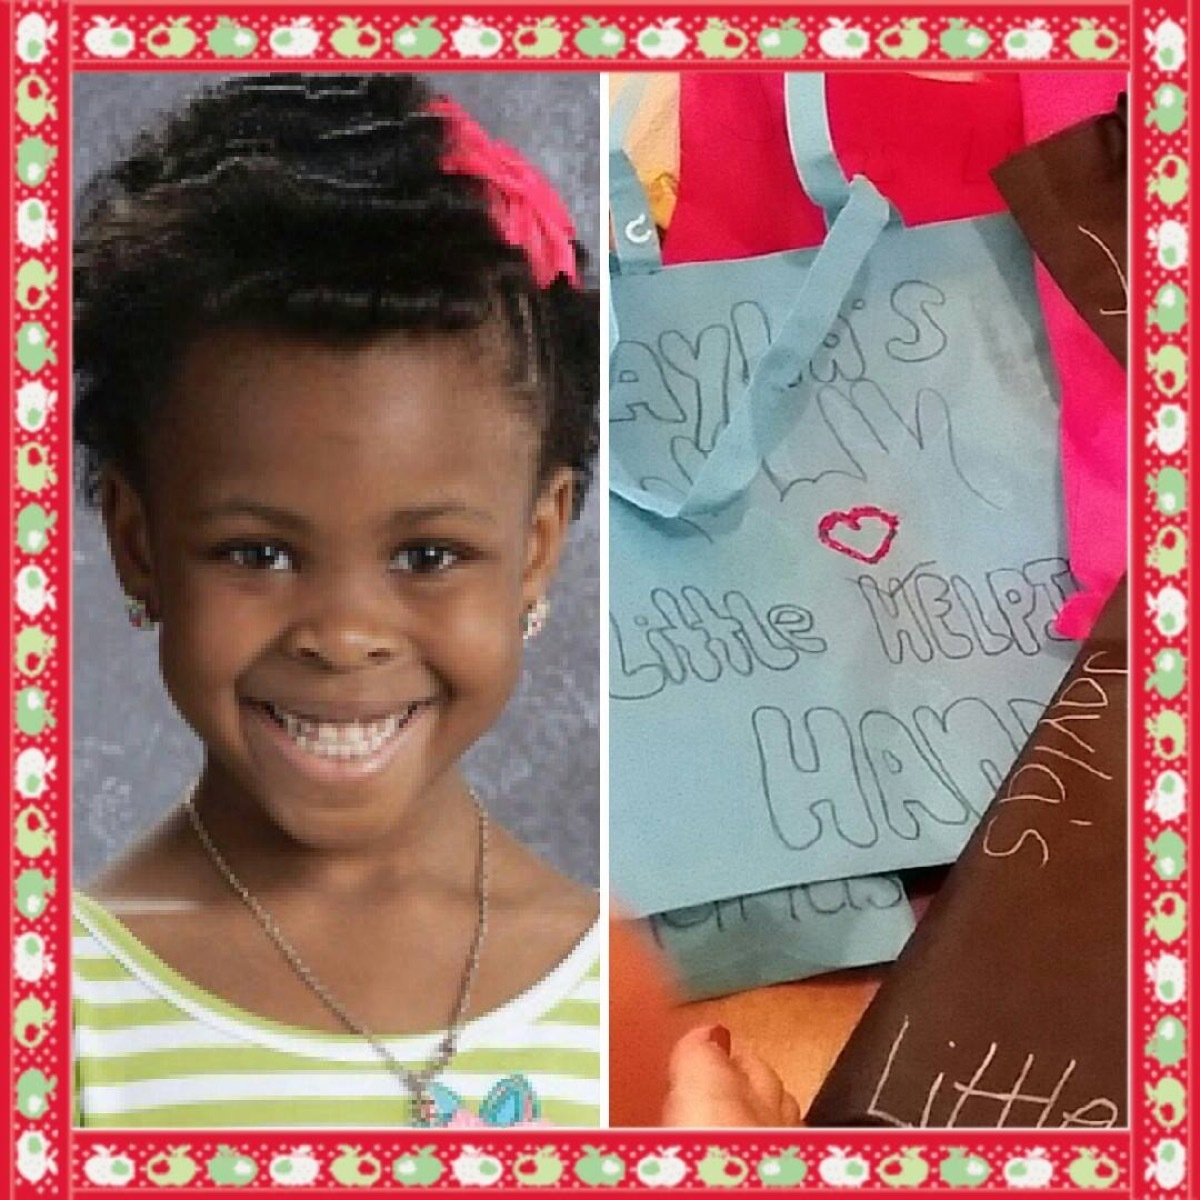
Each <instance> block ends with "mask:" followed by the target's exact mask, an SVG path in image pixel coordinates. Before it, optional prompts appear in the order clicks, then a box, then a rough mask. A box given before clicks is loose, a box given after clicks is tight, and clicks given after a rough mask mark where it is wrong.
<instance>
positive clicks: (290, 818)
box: [104, 331, 571, 848]
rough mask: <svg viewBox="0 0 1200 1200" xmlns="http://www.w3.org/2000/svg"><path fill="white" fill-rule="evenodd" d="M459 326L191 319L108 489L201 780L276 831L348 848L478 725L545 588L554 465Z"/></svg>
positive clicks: (498, 692) (122, 565)
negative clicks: (335, 335)
mask: <svg viewBox="0 0 1200 1200" xmlns="http://www.w3.org/2000/svg"><path fill="white" fill-rule="evenodd" d="M485 340H486V339H484V338H480V337H475V336H470V335H464V336H451V335H430V336H422V337H416V336H409V335H403V334H396V335H387V336H384V337H381V338H379V339H377V340H374V341H370V342H367V343H365V344H360V345H355V346H353V347H347V348H343V347H330V346H328V345H324V344H320V343H314V342H310V341H305V340H299V339H297V338H295V337H291V336H288V335H283V334H275V333H271V334H263V333H260V332H250V331H232V332H212V333H207V334H205V335H203V336H201V337H200V338H199V339H198V340H197V341H196V342H195V343H194V344H193V345H192V346H191V347H190V348H189V350H188V352H187V354H186V355H185V357H184V361H183V363H182V365H181V368H180V371H179V373H178V377H177V379H176V380H175V382H174V385H173V387H172V389H171V392H170V395H169V396H168V399H167V403H166V405H165V409H164V413H163V416H162V417H161V419H160V421H159V423H158V425H157V426H156V428H155V430H154V432H153V434H152V436H151V438H150V441H149V445H148V453H147V456H146V457H147V481H146V485H145V488H144V489H143V490H144V496H143V495H139V494H138V492H136V491H135V490H134V489H133V488H132V487H130V486H129V485H128V484H127V483H126V482H125V481H124V480H123V479H121V478H120V477H119V476H115V475H112V476H110V477H109V478H108V480H107V482H106V486H105V494H104V514H105V520H106V523H107V526H108V530H109V538H110V542H111V544H112V547H113V551H114V555H115V558H116V561H117V566H118V571H119V573H120V575H121V580H122V583H123V584H124V586H125V588H126V590H127V591H128V592H129V593H130V594H131V595H136V596H139V597H142V598H144V599H147V600H148V601H149V603H150V607H151V610H152V612H153V613H154V615H156V616H157V617H159V619H160V620H161V623H162V625H161V646H160V653H161V659H162V670H163V677H164V680H165V682H166V686H167V690H168V691H169V692H170V694H171V697H172V698H173V700H174V701H175V704H176V705H177V707H178V708H179V711H180V713H181V714H182V715H183V717H184V719H185V720H186V721H187V722H188V723H189V724H190V725H191V726H192V727H193V729H195V731H196V732H197V734H198V735H199V736H200V738H201V739H202V741H203V742H204V743H205V746H206V747H207V768H206V786H208V787H214V788H217V789H219V790H220V791H221V792H222V793H228V798H229V799H235V798H237V799H240V798H242V797H247V798H252V799H253V800H254V801H256V802H257V803H258V804H259V805H261V806H262V807H263V808H264V809H265V810H266V811H267V812H268V814H269V815H270V816H271V817H272V819H273V820H274V821H275V823H276V824H278V825H279V826H281V827H282V828H283V829H284V830H286V831H287V832H288V833H289V834H290V835H292V836H293V837H294V838H296V839H297V840H298V841H300V842H302V843H306V844H309V845H313V846H321V847H326V848H335V847H344V848H352V847H358V846H368V845H370V844H371V843H372V842H373V841H374V840H376V839H378V838H380V837H384V836H386V835H387V834H388V833H389V832H391V831H393V830H395V829H397V828H398V827H399V825H400V823H401V822H402V820H403V818H404V816H405V814H407V813H409V812H410V811H412V809H413V806H414V805H415V804H417V803H419V802H420V801H421V800H422V799H423V798H427V797H428V798H436V795H437V794H438V793H439V792H440V790H441V789H443V788H447V787H458V786H460V785H459V784H458V783H457V781H456V779H455V776H454V774H453V772H451V771H450V768H452V767H453V766H454V764H455V763H457V761H458V759H459V758H460V757H461V755H462V754H463V752H464V751H465V750H466V749H467V748H468V747H469V746H470V745H471V744H472V743H473V742H474V741H475V740H476V739H477V738H478V737H479V736H480V735H481V734H482V733H483V732H484V731H485V730H486V729H487V728H488V727H489V726H490V725H491V724H492V723H493V722H494V721H495V720H496V718H497V717H498V715H499V713H500V711H501V709H502V708H503V707H504V705H505V703H506V702H507V700H508V697H509V695H510V694H511V692H512V689H513V687H514V686H515V683H516V681H517V678H518V676H519V671H520V662H521V632H520V627H521V617H522V613H523V612H524V610H525V609H526V608H528V607H529V606H530V605H531V604H532V603H533V602H534V601H535V600H536V599H537V598H538V596H540V595H542V594H543V593H544V591H545V589H546V587H547V586H548V584H549V581H550V577H551V574H552V572H553V569H554V566H555V565H556V562H557V558H558V554H559V551H560V549H561V547H562V543H563V539H564V536H565V532H566V527H567V522H568V518H569V513H570V500H571V478H570V473H569V472H568V471H566V470H563V471H560V472H558V473H556V474H555V475H554V476H553V477H552V478H551V479H550V480H549V481H548V482H547V483H546V484H545V485H544V486H542V487H540V488H539V487H538V486H537V485H536V483H535V480H536V473H537V461H538V449H539V447H538V436H537V430H536V428H535V426H534V422H533V419H532V418H531V417H530V416H528V415H526V413H524V412H523V411H522V408H521V401H520V400H519V399H518V398H516V397H514V396H513V395H512V394H511V391H510V388H509V387H508V385H506V383H505V382H504V380H503V377H502V371H501V364H500V363H499V362H495V361H489V359H492V360H494V359H495V358H497V357H498V355H497V353H496V351H495V349H494V348H493V349H491V350H490V351H489V350H488V349H487V348H486V347H485V346H484V345H483V343H484V341H485Z"/></svg>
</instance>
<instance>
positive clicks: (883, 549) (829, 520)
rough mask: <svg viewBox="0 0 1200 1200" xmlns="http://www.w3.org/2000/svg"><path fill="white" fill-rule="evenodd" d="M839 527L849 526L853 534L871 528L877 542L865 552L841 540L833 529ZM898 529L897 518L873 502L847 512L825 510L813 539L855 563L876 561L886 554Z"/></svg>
mask: <svg viewBox="0 0 1200 1200" xmlns="http://www.w3.org/2000/svg"><path fill="white" fill-rule="evenodd" d="M839 526H845V527H847V528H848V529H852V530H854V532H855V533H859V532H861V531H863V530H867V531H868V532H870V531H871V530H875V531H876V532H878V534H879V542H878V544H877V545H876V547H875V549H874V550H872V551H871V552H870V553H869V554H868V553H866V552H865V551H863V550H860V549H858V548H857V547H856V546H851V545H848V544H847V543H846V542H844V541H842V540H841V539H840V538H839V537H838V536H837V535H836V533H835V532H834V531H835V530H836V529H837V528H838V527H839ZM899 528H900V518H899V517H898V516H896V514H895V513H890V512H885V511H884V510H883V509H882V508H880V507H879V506H878V505H876V504H862V505H859V506H858V507H857V508H852V509H851V510H850V511H849V512H828V513H826V514H825V515H824V516H823V517H822V518H821V523H820V524H819V525H818V526H817V539H818V540H819V541H820V543H821V544H822V545H823V546H828V547H829V549H830V550H836V551H837V552H838V553H839V554H846V555H848V556H849V557H850V558H856V559H858V561H859V562H865V563H877V562H879V560H880V559H881V558H884V557H886V555H887V552H888V551H889V550H890V549H891V548H892V542H893V541H894V540H895V537H896V531H897V530H898V529H899Z"/></svg>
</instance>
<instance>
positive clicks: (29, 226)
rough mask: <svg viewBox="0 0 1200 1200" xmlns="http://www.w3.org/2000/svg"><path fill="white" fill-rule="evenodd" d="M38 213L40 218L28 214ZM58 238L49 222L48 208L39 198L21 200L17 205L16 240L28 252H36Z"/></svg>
mask: <svg viewBox="0 0 1200 1200" xmlns="http://www.w3.org/2000/svg"><path fill="white" fill-rule="evenodd" d="M35 212H40V213H41V214H42V215H41V216H40V217H34V216H31V215H30V214H32V213H35ZM56 237H58V230H57V229H55V228H54V222H53V221H51V220H50V206H49V205H48V204H47V203H46V202H45V200H43V199H42V198H41V197H40V196H35V197H33V198H32V199H30V200H22V201H21V203H20V204H18V205H17V240H18V241H19V242H20V243H21V245H22V246H27V247H29V249H30V250H37V249H39V248H40V247H41V246H43V245H44V244H45V243H46V242H52V241H54V239H55V238H56Z"/></svg>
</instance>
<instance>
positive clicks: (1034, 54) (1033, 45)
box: [1004, 18, 1054, 61]
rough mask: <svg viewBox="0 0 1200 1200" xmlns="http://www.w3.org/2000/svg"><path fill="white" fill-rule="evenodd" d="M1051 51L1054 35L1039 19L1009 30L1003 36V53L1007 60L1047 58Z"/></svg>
mask: <svg viewBox="0 0 1200 1200" xmlns="http://www.w3.org/2000/svg"><path fill="white" fill-rule="evenodd" d="M1018 39H1020V40H1018ZM1053 49H1054V34H1052V33H1051V32H1050V30H1049V29H1047V28H1046V22H1045V21H1043V20H1041V19H1040V18H1037V19H1035V20H1032V21H1027V22H1026V23H1025V24H1024V25H1022V26H1020V27H1019V28H1017V29H1010V30H1009V31H1008V32H1007V33H1006V34H1005V35H1004V53H1005V54H1007V55H1008V57H1009V58H1016V59H1020V60H1022V61H1030V60H1032V59H1037V58H1047V57H1048V56H1049V54H1050V51H1051V50H1053Z"/></svg>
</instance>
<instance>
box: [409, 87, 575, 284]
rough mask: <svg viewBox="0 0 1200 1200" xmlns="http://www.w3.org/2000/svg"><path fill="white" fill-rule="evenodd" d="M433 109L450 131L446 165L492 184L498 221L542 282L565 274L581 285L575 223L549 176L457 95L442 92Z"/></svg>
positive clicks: (456, 172) (449, 169)
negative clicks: (498, 137)
mask: <svg viewBox="0 0 1200 1200" xmlns="http://www.w3.org/2000/svg"><path fill="white" fill-rule="evenodd" d="M430 109H431V111H433V112H435V113H437V115H438V116H440V117H442V118H443V119H444V120H445V122H446V125H447V128H448V131H449V138H448V145H447V148H446V154H445V157H444V158H443V159H442V167H443V169H444V170H445V171H446V172H447V173H448V174H451V175H473V176H475V178H477V179H482V180H484V181H485V182H486V183H487V185H488V191H489V193H490V196H491V216H492V220H493V222H494V223H495V225H496V228H497V229H498V230H499V231H500V236H501V237H502V238H503V239H504V240H505V241H506V242H507V243H508V244H509V245H510V246H515V247H516V248H517V249H519V250H523V251H524V252H525V257H526V258H527V259H528V260H529V266H530V269H531V270H532V271H533V277H534V279H535V280H536V281H537V285H538V287H548V286H549V285H550V284H551V283H553V282H554V280H555V278H556V277H557V276H559V275H565V276H566V277H567V278H568V279H569V280H570V281H571V283H573V284H578V282H579V280H578V271H577V268H576V263H575V247H574V244H573V243H574V238H575V226H574V224H572V222H571V215H570V213H568V212H567V209H566V205H564V204H563V202H562V200H561V199H559V196H558V193H557V192H556V191H555V190H554V188H552V187H551V186H550V184H549V182H548V181H547V180H546V177H545V176H544V175H542V173H541V172H540V171H538V169H537V168H536V167H534V166H533V165H532V164H531V163H530V162H529V161H528V160H527V159H525V158H524V157H522V156H521V155H520V154H518V153H517V151H516V150H514V149H513V148H512V147H511V146H506V145H505V144H504V143H503V142H499V141H496V140H495V139H494V138H492V137H490V136H489V135H488V134H487V132H486V131H485V130H484V129H483V128H482V126H480V125H479V123H478V122H477V121H475V120H474V119H473V118H472V117H470V116H468V115H467V113H466V112H464V111H463V109H462V108H460V107H459V106H458V105H457V104H456V103H455V102H454V101H453V100H449V99H446V98H445V97H441V98H439V99H438V100H435V101H434V103H433V104H432V105H430Z"/></svg>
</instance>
